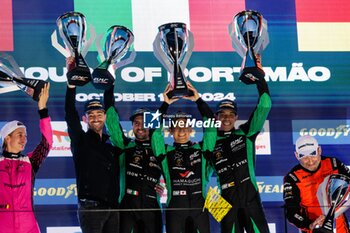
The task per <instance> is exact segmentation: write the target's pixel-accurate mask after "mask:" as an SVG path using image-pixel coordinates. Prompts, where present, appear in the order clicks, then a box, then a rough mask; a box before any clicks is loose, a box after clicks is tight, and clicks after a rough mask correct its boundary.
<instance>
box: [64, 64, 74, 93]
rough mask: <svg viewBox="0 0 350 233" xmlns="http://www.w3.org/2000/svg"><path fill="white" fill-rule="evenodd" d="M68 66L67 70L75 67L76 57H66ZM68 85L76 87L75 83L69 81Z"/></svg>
mask: <svg viewBox="0 0 350 233" xmlns="http://www.w3.org/2000/svg"><path fill="white" fill-rule="evenodd" d="M66 67H67V71H68V72H69V71H71V70H72V69H73V68H75V58H74V57H67V59H66ZM67 86H68V87H69V88H75V86H74V85H71V84H69V83H68V82H67Z"/></svg>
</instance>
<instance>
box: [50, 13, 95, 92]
mask: <svg viewBox="0 0 350 233" xmlns="http://www.w3.org/2000/svg"><path fill="white" fill-rule="evenodd" d="M56 24H57V27H58V31H59V34H60V36H61V38H62V40H63V42H64V44H65V48H63V47H62V46H61V45H60V44H59V43H58V41H57V35H56V31H54V32H53V34H52V35H51V43H52V46H53V47H55V48H56V49H57V50H58V51H59V52H61V53H62V54H63V55H64V56H65V57H74V59H75V65H74V68H73V69H72V70H70V71H69V72H68V73H67V79H68V83H69V84H71V85H76V86H83V85H85V84H87V83H88V82H90V80H91V73H90V69H89V66H88V65H87V63H86V61H85V60H84V57H85V55H86V53H87V51H88V48H89V47H90V45H91V43H92V40H94V37H95V33H94V31H92V32H91V37H90V39H89V40H88V41H86V38H85V37H86V19H85V16H84V15H83V14H81V13H79V12H67V13H65V14H63V15H61V16H60V17H58V19H57V21H56Z"/></svg>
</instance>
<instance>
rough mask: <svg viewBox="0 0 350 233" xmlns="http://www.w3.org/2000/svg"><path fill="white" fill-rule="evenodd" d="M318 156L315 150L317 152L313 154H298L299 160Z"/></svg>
mask: <svg viewBox="0 0 350 233" xmlns="http://www.w3.org/2000/svg"><path fill="white" fill-rule="evenodd" d="M316 155H317V150H315V151H313V152H311V153H309V154H302V153H298V158H299V159H302V158H303V157H305V156H316Z"/></svg>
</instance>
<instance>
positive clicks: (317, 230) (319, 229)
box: [312, 227, 333, 233]
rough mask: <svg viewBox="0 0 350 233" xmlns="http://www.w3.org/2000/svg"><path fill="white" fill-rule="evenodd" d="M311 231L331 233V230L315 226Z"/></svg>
mask: <svg viewBox="0 0 350 233" xmlns="http://www.w3.org/2000/svg"><path fill="white" fill-rule="evenodd" d="M312 233H333V231H330V230H327V229H325V228H323V227H320V228H315V229H313V230H312Z"/></svg>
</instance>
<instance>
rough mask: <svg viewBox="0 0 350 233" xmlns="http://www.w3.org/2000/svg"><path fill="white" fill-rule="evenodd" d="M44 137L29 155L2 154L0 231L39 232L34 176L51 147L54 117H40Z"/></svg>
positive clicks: (0, 157)
mask: <svg viewBox="0 0 350 233" xmlns="http://www.w3.org/2000/svg"><path fill="white" fill-rule="evenodd" d="M40 131H41V134H42V139H41V142H40V143H39V145H37V146H36V147H35V149H34V150H33V151H32V152H30V153H28V154H27V155H22V154H19V155H18V154H17V157H14V158H9V157H8V156H6V157H5V156H4V155H5V154H9V155H11V153H8V152H4V153H3V154H2V155H0V233H39V232H40V230H39V226H38V224H37V221H36V219H35V215H34V212H33V187H34V178H35V174H36V173H37V171H38V169H39V167H40V165H41V163H42V162H43V161H44V159H45V158H46V156H47V155H48V153H49V151H50V149H51V147H52V129H51V119H50V117H49V116H46V117H44V118H42V119H40Z"/></svg>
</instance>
